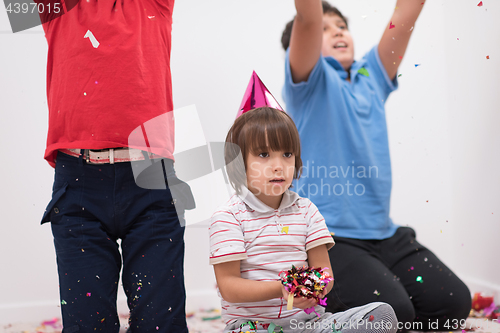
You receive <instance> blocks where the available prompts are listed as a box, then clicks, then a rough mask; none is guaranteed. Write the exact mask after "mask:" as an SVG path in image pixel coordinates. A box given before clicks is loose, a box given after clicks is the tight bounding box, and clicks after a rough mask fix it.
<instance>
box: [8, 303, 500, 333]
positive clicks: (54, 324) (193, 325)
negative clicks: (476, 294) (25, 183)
mask: <svg viewBox="0 0 500 333" xmlns="http://www.w3.org/2000/svg"><path fill="white" fill-rule="evenodd" d="M186 317H187V318H186V321H187V325H188V329H189V333H221V332H222V331H223V330H224V327H225V326H226V325H225V324H224V322H223V321H222V319H221V318H220V310H219V309H212V310H200V311H197V312H191V313H188V314H187V316H186ZM127 318H128V316H127V315H120V325H121V329H120V333H125V332H126V331H127V328H128V324H127ZM471 328H472V329H471ZM61 329H62V324H61V319H60V318H53V319H47V320H44V321H43V322H42V323H31V324H30V323H21V324H8V325H3V326H2V327H0V333H61ZM465 331H466V332H467V333H468V332H474V333H500V324H498V323H495V322H492V321H491V320H488V321H486V319H485V318H480V317H473V316H471V317H469V318H467V321H466V327H465ZM453 332H454V333H455V332H461V328H460V329H458V330H454V331H453ZM409 333H415V331H409ZM436 333H439V332H436ZM443 333H449V331H446V332H443ZM462 333H463V332H462Z"/></svg>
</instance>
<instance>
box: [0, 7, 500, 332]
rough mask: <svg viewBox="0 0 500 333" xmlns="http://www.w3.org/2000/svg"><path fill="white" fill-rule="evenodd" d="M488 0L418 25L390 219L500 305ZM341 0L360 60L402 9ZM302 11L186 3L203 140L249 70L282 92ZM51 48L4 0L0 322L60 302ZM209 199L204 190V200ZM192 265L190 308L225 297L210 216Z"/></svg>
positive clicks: (177, 34) (176, 42)
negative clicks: (215, 267) (51, 150)
mask: <svg viewBox="0 0 500 333" xmlns="http://www.w3.org/2000/svg"><path fill="white" fill-rule="evenodd" d="M478 2H479V0H435V1H428V3H427V4H426V5H425V8H424V9H423V11H422V14H421V16H420V18H419V20H418V22H417V25H416V27H415V32H414V34H413V37H412V40H411V41H410V45H409V48H408V51H407V53H406V56H405V59H404V61H403V63H402V65H401V67H400V73H401V74H402V76H401V77H400V78H399V83H400V88H399V90H398V91H396V92H395V93H394V94H393V95H392V96H391V97H390V99H389V100H388V102H387V114H388V115H387V118H388V123H389V124H388V126H389V140H390V149H391V154H392V162H393V177H394V183H393V184H394V185H393V197H392V202H391V205H392V206H391V207H392V210H391V215H392V217H393V219H394V221H395V222H396V223H397V224H400V225H409V226H411V227H413V228H415V230H416V231H417V235H418V239H419V240H420V242H421V243H423V244H425V245H427V246H428V247H429V248H430V249H431V250H433V251H434V252H435V253H436V254H437V255H438V256H439V257H440V258H441V259H442V260H444V261H445V262H446V263H447V265H448V266H450V268H452V269H453V270H454V271H455V272H456V273H457V274H458V275H459V276H460V277H461V278H463V279H464V280H465V281H466V283H467V284H468V285H469V287H470V288H471V291H485V292H489V293H494V294H495V293H496V296H497V298H496V302H497V303H498V302H499V301H500V299H499V296H500V280H499V276H500V274H499V273H500V268H499V265H498V253H500V242H498V238H499V236H500V210H499V207H500V205H499V203H500V190H499V188H500V174H499V172H498V170H497V169H498V167H497V166H498V165H500V156H499V147H500V131H499V130H498V129H497V127H498V124H500V112H499V106H498V105H499V104H500V103H499V102H500V97H499V91H500V90H499V88H500V20H498V17H500V1H499V0H485V1H483V3H484V5H483V6H482V7H478V6H477V3H478ZM332 3H334V4H335V5H336V6H337V7H338V8H339V9H340V10H341V11H342V12H343V13H344V15H346V16H347V17H348V18H349V24H350V30H351V32H352V34H353V36H354V40H355V48H356V57H357V58H359V57H361V56H362V55H363V54H364V53H365V52H366V51H367V50H369V49H370V48H371V47H372V46H373V45H374V44H376V43H377V42H378V40H379V38H380V36H381V35H382V32H383V29H384V27H385V25H386V24H387V23H388V21H389V18H390V16H391V14H392V11H393V8H394V5H395V1H387V0H356V1H352V0H337V1H335V2H332ZM293 15H294V5H293V1H292V0H272V1H269V0H251V1H250V0H238V1H234V0H219V1H216V2H210V1H204V0H187V1H183V0H177V3H176V5H175V10H174V26H173V42H172V44H173V45H172V73H173V86H174V103H175V107H176V108H181V107H184V106H189V105H193V104H194V105H195V106H196V109H197V111H198V115H199V117H200V119H201V124H202V126H203V131H204V133H205V138H206V140H207V141H223V140H224V138H225V135H226V132H227V130H228V129H229V127H230V125H231V123H232V121H233V119H234V116H235V115H236V111H237V108H238V106H239V104H240V102H241V98H242V97H243V93H244V91H245V88H246V85H247V83H248V80H249V78H250V75H251V72H252V70H256V71H257V73H258V74H259V76H260V77H261V79H262V80H263V81H264V83H265V84H266V85H267V87H268V88H269V89H270V90H271V92H272V93H273V94H274V95H275V97H277V99H278V100H279V101H280V103H281V102H282V99H281V87H282V84H283V78H284V52H283V51H282V50H281V46H280V38H281V32H282V29H283V28H284V25H285V23H286V22H287V21H288V20H290V19H291V18H292V17H293ZM46 51H47V46H46V41H45V38H44V35H43V30H42V29H41V27H36V28H33V29H30V30H29V31H26V32H22V33H16V34H12V32H10V26H9V21H8V18H7V14H6V12H5V10H4V9H3V8H2V9H0V112H1V123H0V151H1V153H0V163H1V164H0V165H1V168H2V169H1V170H2V177H1V178H0V179H1V187H0V188H1V201H0V205H1V206H0V208H1V212H2V213H3V214H4V215H3V221H2V229H1V230H2V231H1V233H0V253H1V256H0V267H1V274H0V285H1V286H2V287H3V288H2V289H3V290H2V293H1V296H0V324H6V323H9V322H17V321H27V320H29V321H37V320H42V319H47V318H52V317H53V316H57V315H58V314H59V310H60V309H59V308H58V281H57V272H56V265H55V252H54V249H53V244H52V235H51V231H50V225H48V224H47V225H44V226H40V225H39V221H40V219H41V216H42V213H43V211H44V209H45V206H46V204H47V203H48V202H49V200H50V196H51V186H52V179H53V169H52V168H51V167H49V165H48V164H47V163H46V162H45V161H44V160H43V152H44V148H45V140H46V131H47V103H46V95H45V65H46ZM487 56H489V59H487ZM415 64H420V66H418V67H415ZM211 195H212V194H211V193H210V191H209V190H208V188H207V190H206V193H202V195H201V196H199V197H203V196H206V197H207V198H208V197H210V196H211ZM199 197H198V200H200V199H199ZM185 269H186V287H187V292H188V300H187V301H188V305H187V306H188V310H194V309H197V308H200V307H205V308H207V307H215V306H218V298H217V296H216V293H215V280H214V278H213V273H212V268H211V267H210V266H209V265H208V240H207V230H206V228H205V227H204V226H203V224H202V223H200V224H194V225H192V226H189V227H188V228H187V229H186V260H185ZM120 294H121V296H120V299H121V300H122V301H121V305H120V306H121V309H122V310H123V311H126V309H125V307H124V304H123V297H124V296H123V292H121V291H120Z"/></svg>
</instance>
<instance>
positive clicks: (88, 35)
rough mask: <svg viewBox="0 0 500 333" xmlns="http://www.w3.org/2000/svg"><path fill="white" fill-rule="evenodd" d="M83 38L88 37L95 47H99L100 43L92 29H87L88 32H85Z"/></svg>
mask: <svg viewBox="0 0 500 333" xmlns="http://www.w3.org/2000/svg"><path fill="white" fill-rule="evenodd" d="M83 38H88V39H89V40H90V42H91V43H92V46H93V47H94V48H96V49H97V48H98V47H99V44H100V43H99V42H98V41H97V39H96V38H95V36H94V34H93V33H92V31H90V30H87V33H85V36H83Z"/></svg>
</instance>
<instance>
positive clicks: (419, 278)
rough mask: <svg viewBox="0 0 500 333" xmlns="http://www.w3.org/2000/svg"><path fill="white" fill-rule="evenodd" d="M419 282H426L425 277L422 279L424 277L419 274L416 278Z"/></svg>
mask: <svg viewBox="0 0 500 333" xmlns="http://www.w3.org/2000/svg"><path fill="white" fill-rule="evenodd" d="M416 281H417V282H420V283H424V279H422V277H421V276H420V275H419V276H417V279H416Z"/></svg>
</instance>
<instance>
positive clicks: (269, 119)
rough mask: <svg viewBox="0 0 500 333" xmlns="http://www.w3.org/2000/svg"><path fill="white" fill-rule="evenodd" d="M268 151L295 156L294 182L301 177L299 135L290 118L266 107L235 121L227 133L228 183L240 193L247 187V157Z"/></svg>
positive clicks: (249, 112) (226, 160)
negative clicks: (242, 187)
mask: <svg viewBox="0 0 500 333" xmlns="http://www.w3.org/2000/svg"><path fill="white" fill-rule="evenodd" d="M269 150H272V151H285V152H290V153H293V154H294V156H295V172H294V174H293V178H294V179H297V178H299V177H300V173H301V171H302V159H301V158H300V138H299V132H298V131H297V127H296V126H295V123H294V122H293V120H292V118H290V116H289V115H288V114H286V113H285V112H283V111H280V110H277V109H274V108H270V107H267V106H264V107H260V108H256V109H253V110H250V111H248V112H246V113H244V114H242V115H241V116H239V117H238V118H236V120H235V121H234V124H233V126H232V127H231V129H230V130H229V132H228V133H227V137H226V144H225V147H224V158H225V162H226V170H227V175H228V176H229V182H230V183H231V186H232V187H233V188H234V189H235V190H236V192H237V193H241V192H240V187H241V186H246V180H247V176H246V162H247V155H248V153H254V154H257V153H260V152H266V151H269ZM240 153H241V155H240Z"/></svg>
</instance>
